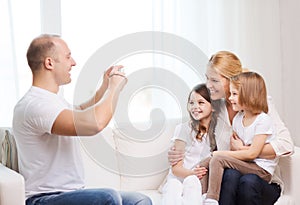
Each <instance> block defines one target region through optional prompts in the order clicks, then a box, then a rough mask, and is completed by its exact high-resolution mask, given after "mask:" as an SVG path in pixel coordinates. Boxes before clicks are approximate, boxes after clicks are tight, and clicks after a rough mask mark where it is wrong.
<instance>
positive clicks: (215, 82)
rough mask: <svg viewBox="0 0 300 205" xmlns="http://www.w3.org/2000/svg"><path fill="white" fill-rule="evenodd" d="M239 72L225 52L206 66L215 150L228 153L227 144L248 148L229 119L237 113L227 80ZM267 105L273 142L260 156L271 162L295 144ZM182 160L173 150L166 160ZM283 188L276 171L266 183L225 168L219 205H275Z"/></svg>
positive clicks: (235, 60) (236, 63) (237, 62)
mask: <svg viewBox="0 0 300 205" xmlns="http://www.w3.org/2000/svg"><path fill="white" fill-rule="evenodd" d="M242 70H243V69H242V64H241V62H240V60H239V58H238V57H237V56H236V55H235V54H233V53H231V52H228V51H219V52H217V53H216V54H214V55H212V57H211V58H210V60H209V62H208V65H207V70H206V78H207V87H208V89H209V90H210V93H211V98H212V100H214V101H215V102H216V103H215V110H216V112H217V115H218V119H217V124H216V127H215V136H216V142H217V148H218V150H229V148H230V143H231V146H233V147H234V148H235V149H236V150H239V149H244V148H247V147H246V146H244V145H243V143H242V141H241V140H240V139H239V138H237V137H234V136H233V135H232V128H231V126H232V120H233V118H234V116H235V115H236V113H237V112H236V111H234V110H233V109H232V105H231V102H230V101H229V96H230V92H229V83H230V80H229V79H230V78H231V77H233V76H235V75H238V74H240V73H242ZM268 106H269V112H268V115H269V116H270V117H271V118H272V120H273V122H274V124H275V127H276V128H277V129H276V131H275V136H276V139H275V140H272V141H271V142H270V143H269V144H266V145H265V146H264V148H263V150H262V152H261V154H260V157H261V158H268V159H272V158H275V156H277V157H281V156H286V155H289V154H292V153H293V149H294V145H293V141H292V139H291V136H290V133H289V131H288V129H287V128H286V127H285V125H284V123H283V122H282V121H281V119H280V117H279V115H278V113H277V111H276V109H275V107H274V105H273V103H272V101H271V98H270V97H268ZM230 136H231V137H230ZM181 157H182V153H178V152H176V151H174V150H171V151H170V152H169V160H170V162H171V163H172V164H173V163H175V162H176V161H178V159H181ZM282 185H283V184H282V180H280V173H279V172H278V170H275V174H274V176H273V178H272V180H271V183H270V184H269V183H267V182H265V181H264V180H262V179H261V178H260V177H258V176H257V175H254V174H246V175H241V173H239V172H238V171H236V170H234V169H226V170H225V172H224V175H223V181H222V186H221V195H220V201H219V203H220V204H221V205H227V204H228V205H235V204H243V205H254V204H264V205H268V204H274V203H275V202H276V201H277V199H278V198H279V196H280V193H281V191H282V188H283V186H282Z"/></svg>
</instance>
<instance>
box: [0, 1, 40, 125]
mask: <svg viewBox="0 0 300 205" xmlns="http://www.w3.org/2000/svg"><path fill="white" fill-rule="evenodd" d="M39 14H40V13H39V4H38V2H37V1H35V0H28V1H21V0H0V19H1V20H0V27H1V38H0V64H1V66H0V72H1V75H0V93H1V102H0V125H1V126H2V127H3V126H11V121H12V114H13V108H14V105H15V103H16V102H17V100H19V98H20V96H22V95H23V94H24V93H25V92H26V90H27V89H28V88H29V86H30V83H31V73H30V70H29V68H28V66H27V62H26V56H25V55H26V49H27V46H28V44H29V42H30V41H31V39H32V38H33V36H35V35H37V34H38V33H39V32H40V29H39V28H40V23H39Z"/></svg>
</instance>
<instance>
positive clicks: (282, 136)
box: [215, 96, 294, 191]
mask: <svg viewBox="0 0 300 205" xmlns="http://www.w3.org/2000/svg"><path fill="white" fill-rule="evenodd" d="M216 103H217V105H216V106H217V107H218V109H220V112H219V115H218V119H217V125H216V128H215V136H216V142H217V146H218V150H229V149H230V136H231V135H232V127H231V124H230V121H229V116H228V112H227V108H226V101H225V99H220V100H218V101H216ZM268 107H269V112H268V115H269V116H270V117H271V118H272V121H273V123H274V125H275V136H276V137H275V139H274V140H272V141H271V142H270V144H271V145H272V147H273V149H274V150H275V153H276V155H277V156H278V157H282V156H289V155H291V154H292V153H293V152H294V143H293V140H292V138H291V135H290V132H289V130H288V129H287V127H286V126H285V124H284V123H283V122H282V120H281V118H280V116H279V114H278V112H277V110H276V108H275V106H274V103H273V101H272V98H271V97H270V96H268ZM286 153H289V154H286ZM271 182H275V183H278V184H280V186H281V190H282V191H283V190H284V184H283V181H282V180H281V174H280V167H279V166H277V167H276V170H275V173H274V175H273V178H272V180H271Z"/></svg>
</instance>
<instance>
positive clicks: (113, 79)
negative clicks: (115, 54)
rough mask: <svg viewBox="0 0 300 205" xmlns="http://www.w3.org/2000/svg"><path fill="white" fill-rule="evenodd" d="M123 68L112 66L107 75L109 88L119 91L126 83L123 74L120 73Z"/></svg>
mask: <svg viewBox="0 0 300 205" xmlns="http://www.w3.org/2000/svg"><path fill="white" fill-rule="evenodd" d="M122 68H123V66H121V65H117V66H113V67H112V70H111V71H110V73H109V85H108V87H109V88H112V89H117V90H119V91H121V90H122V89H123V87H124V86H125V84H126V83H127V78H126V76H125V73H123V72H122V71H121V69H122Z"/></svg>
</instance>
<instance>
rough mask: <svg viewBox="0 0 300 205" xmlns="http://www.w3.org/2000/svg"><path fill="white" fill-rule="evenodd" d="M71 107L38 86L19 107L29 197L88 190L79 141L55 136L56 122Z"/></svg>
mask: <svg viewBox="0 0 300 205" xmlns="http://www.w3.org/2000/svg"><path fill="white" fill-rule="evenodd" d="M68 108H71V107H70V105H69V104H68V103H67V102H66V101H65V100H64V99H63V98H61V97H60V96H59V95H57V94H54V93H51V92H49V91H46V90H43V89H41V88H37V87H31V88H30V90H29V91H28V92H27V93H26V95H25V96H24V97H23V98H22V99H21V100H20V101H19V102H18V103H17V105H16V107H15V110H14V118H13V131H14V135H15V139H16V143H17V148H18V159H19V171H20V173H21V174H22V175H23V176H24V178H25V190H26V197H29V196H31V195H34V194H38V193H45V192H53V191H70V190H75V189H79V188H83V187H84V181H83V180H84V179H83V174H84V173H83V164H82V159H81V155H80V152H79V143H78V140H79V139H78V138H77V137H65V136H57V135H53V134H51V128H52V125H53V123H54V121H55V119H56V118H57V116H58V115H59V113H60V112H61V111H62V110H64V109H68ZM62 173H67V174H62Z"/></svg>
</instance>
